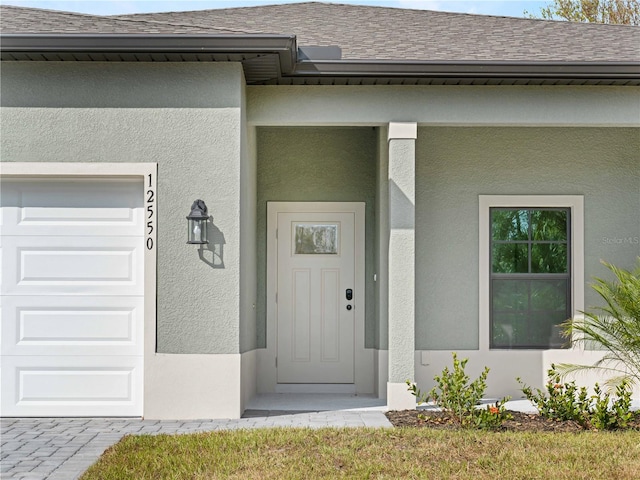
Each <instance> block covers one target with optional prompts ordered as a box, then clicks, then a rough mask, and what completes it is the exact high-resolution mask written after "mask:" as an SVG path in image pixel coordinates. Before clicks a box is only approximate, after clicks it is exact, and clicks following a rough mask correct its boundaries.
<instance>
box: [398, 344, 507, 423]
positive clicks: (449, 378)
mask: <svg viewBox="0 0 640 480" xmlns="http://www.w3.org/2000/svg"><path fill="white" fill-rule="evenodd" d="M452 355H453V370H452V371H449V368H448V367H445V368H444V370H443V371H442V374H441V375H436V376H435V377H434V380H435V381H436V384H437V386H436V387H434V388H433V389H431V390H430V391H429V392H428V393H423V392H422V391H421V390H420V389H419V388H418V387H417V386H416V384H415V383H411V382H410V381H409V380H407V385H408V387H409V391H410V392H411V393H412V394H413V395H415V397H416V399H417V401H418V404H422V403H426V402H428V401H429V400H430V399H432V400H433V401H434V403H435V404H436V405H437V406H438V407H440V408H441V409H442V410H443V411H445V412H447V413H449V414H451V415H452V416H453V417H454V418H455V419H456V420H457V421H458V422H459V423H460V425H462V426H463V427H468V428H474V427H475V428H487V429H496V428H498V427H500V425H502V422H503V421H504V420H506V419H508V418H510V415H509V414H508V413H507V412H506V410H505V408H504V403H505V402H507V401H508V400H509V398H508V397H506V398H503V399H502V400H499V401H497V402H496V403H495V405H487V407H486V408H479V407H478V405H479V404H480V401H481V400H482V397H483V396H484V392H485V390H486V388H487V375H489V368H488V367H485V368H484V370H483V371H482V373H481V374H480V376H479V377H478V378H476V379H475V380H474V381H472V382H470V381H469V380H470V378H469V376H468V375H467V374H466V373H465V371H464V369H465V367H466V365H467V362H468V361H469V359H468V358H465V359H463V360H458V355H457V354H456V353H455V352H454V353H453V354H452Z"/></svg>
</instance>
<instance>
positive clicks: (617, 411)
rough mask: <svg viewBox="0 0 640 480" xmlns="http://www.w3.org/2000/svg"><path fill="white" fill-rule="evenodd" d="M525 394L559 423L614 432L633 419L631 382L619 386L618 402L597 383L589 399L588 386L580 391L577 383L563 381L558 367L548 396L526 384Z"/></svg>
mask: <svg viewBox="0 0 640 480" xmlns="http://www.w3.org/2000/svg"><path fill="white" fill-rule="evenodd" d="M517 380H518V382H519V383H520V384H521V385H522V393H524V395H525V396H526V397H527V399H528V400H529V401H531V403H533V404H534V405H535V407H536V408H537V409H538V412H540V415H542V416H543V417H546V418H551V419H555V420H573V421H575V422H578V423H579V424H580V425H582V426H583V427H584V428H592V429H595V430H614V429H622V428H626V427H627V426H628V423H629V420H631V417H632V413H631V410H630V409H631V388H630V384H629V382H628V380H622V381H621V383H620V384H619V385H618V386H617V387H616V393H615V396H614V397H615V399H612V398H611V394H609V393H603V391H602V389H601V388H600V385H598V384H597V383H596V385H595V387H594V395H591V396H589V395H588V394H587V389H586V388H585V387H580V388H578V387H577V386H576V382H565V383H562V382H561V375H560V373H558V371H557V370H556V367H555V365H551V369H550V370H549V371H548V380H547V384H546V393H545V392H544V391H543V390H540V389H539V388H538V389H536V391H535V392H534V391H533V389H532V388H531V387H528V386H526V385H524V384H523V383H522V381H521V380H520V379H519V378H518V379H517Z"/></svg>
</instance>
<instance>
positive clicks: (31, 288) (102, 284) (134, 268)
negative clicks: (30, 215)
mask: <svg viewBox="0 0 640 480" xmlns="http://www.w3.org/2000/svg"><path fill="white" fill-rule="evenodd" d="M3 252H4V268H3V270H2V276H3V281H2V294H4V295H142V294H143V293H144V292H143V285H142V279H143V274H144V272H143V268H142V261H141V259H142V256H143V238H142V237H37V236H34V237H10V236H9V237H5V238H4V245H3Z"/></svg>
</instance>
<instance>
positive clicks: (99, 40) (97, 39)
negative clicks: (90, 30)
mask: <svg viewBox="0 0 640 480" xmlns="http://www.w3.org/2000/svg"><path fill="white" fill-rule="evenodd" d="M0 45H1V47H0V48H1V50H2V52H3V53H91V52H94V53H176V54H180V53H185V54H186V53H190V54H191V53H223V54H224V53H229V54H234V53H236V54H237V53H276V54H278V55H279V57H280V68H281V70H282V72H283V73H285V74H289V73H291V72H292V71H293V68H294V66H295V64H296V63H297V60H298V59H297V42H296V37H295V35H262V34H242V35H225V34H222V35H161V34H154V35H152V34H148V35H147V34H143V35H134V34H130V35H120V34H3V35H0Z"/></svg>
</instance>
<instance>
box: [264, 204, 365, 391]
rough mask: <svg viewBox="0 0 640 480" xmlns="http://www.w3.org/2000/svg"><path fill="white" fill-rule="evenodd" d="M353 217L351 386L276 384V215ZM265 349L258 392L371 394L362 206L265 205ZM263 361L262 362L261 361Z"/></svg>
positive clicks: (363, 207)
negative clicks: (345, 214)
mask: <svg viewBox="0 0 640 480" xmlns="http://www.w3.org/2000/svg"><path fill="white" fill-rule="evenodd" d="M332 209H335V211H337V212H341V213H342V212H353V213H354V214H355V219H354V220H355V221H354V226H355V232H354V234H355V235H354V239H355V246H356V247H355V257H354V267H355V277H354V278H355V282H354V291H355V292H359V293H358V298H361V301H358V303H357V308H355V310H354V314H355V318H354V322H355V331H354V383H353V384H343V385H339V384H278V383H277V367H276V356H277V351H278V350H277V338H278V325H277V323H278V322H277V304H276V286H277V280H278V275H277V266H278V249H277V239H276V229H277V223H278V222H277V215H278V213H281V212H284V213H287V212H292V213H294V212H305V213H314V212H319V213H327V212H330V211H331V210H332ZM266 282H267V285H266V294H267V301H266V313H267V325H266V330H267V331H266V334H267V339H266V340H267V348H266V351H263V355H264V356H266V358H264V356H262V355H261V358H260V359H259V363H258V379H259V380H258V382H259V383H258V391H262V392H280V393H288V392H291V393H371V394H372V393H374V363H373V350H372V349H367V348H365V325H364V322H365V305H366V302H367V299H366V297H365V203H364V202H267V270H266ZM261 360H264V361H261Z"/></svg>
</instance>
